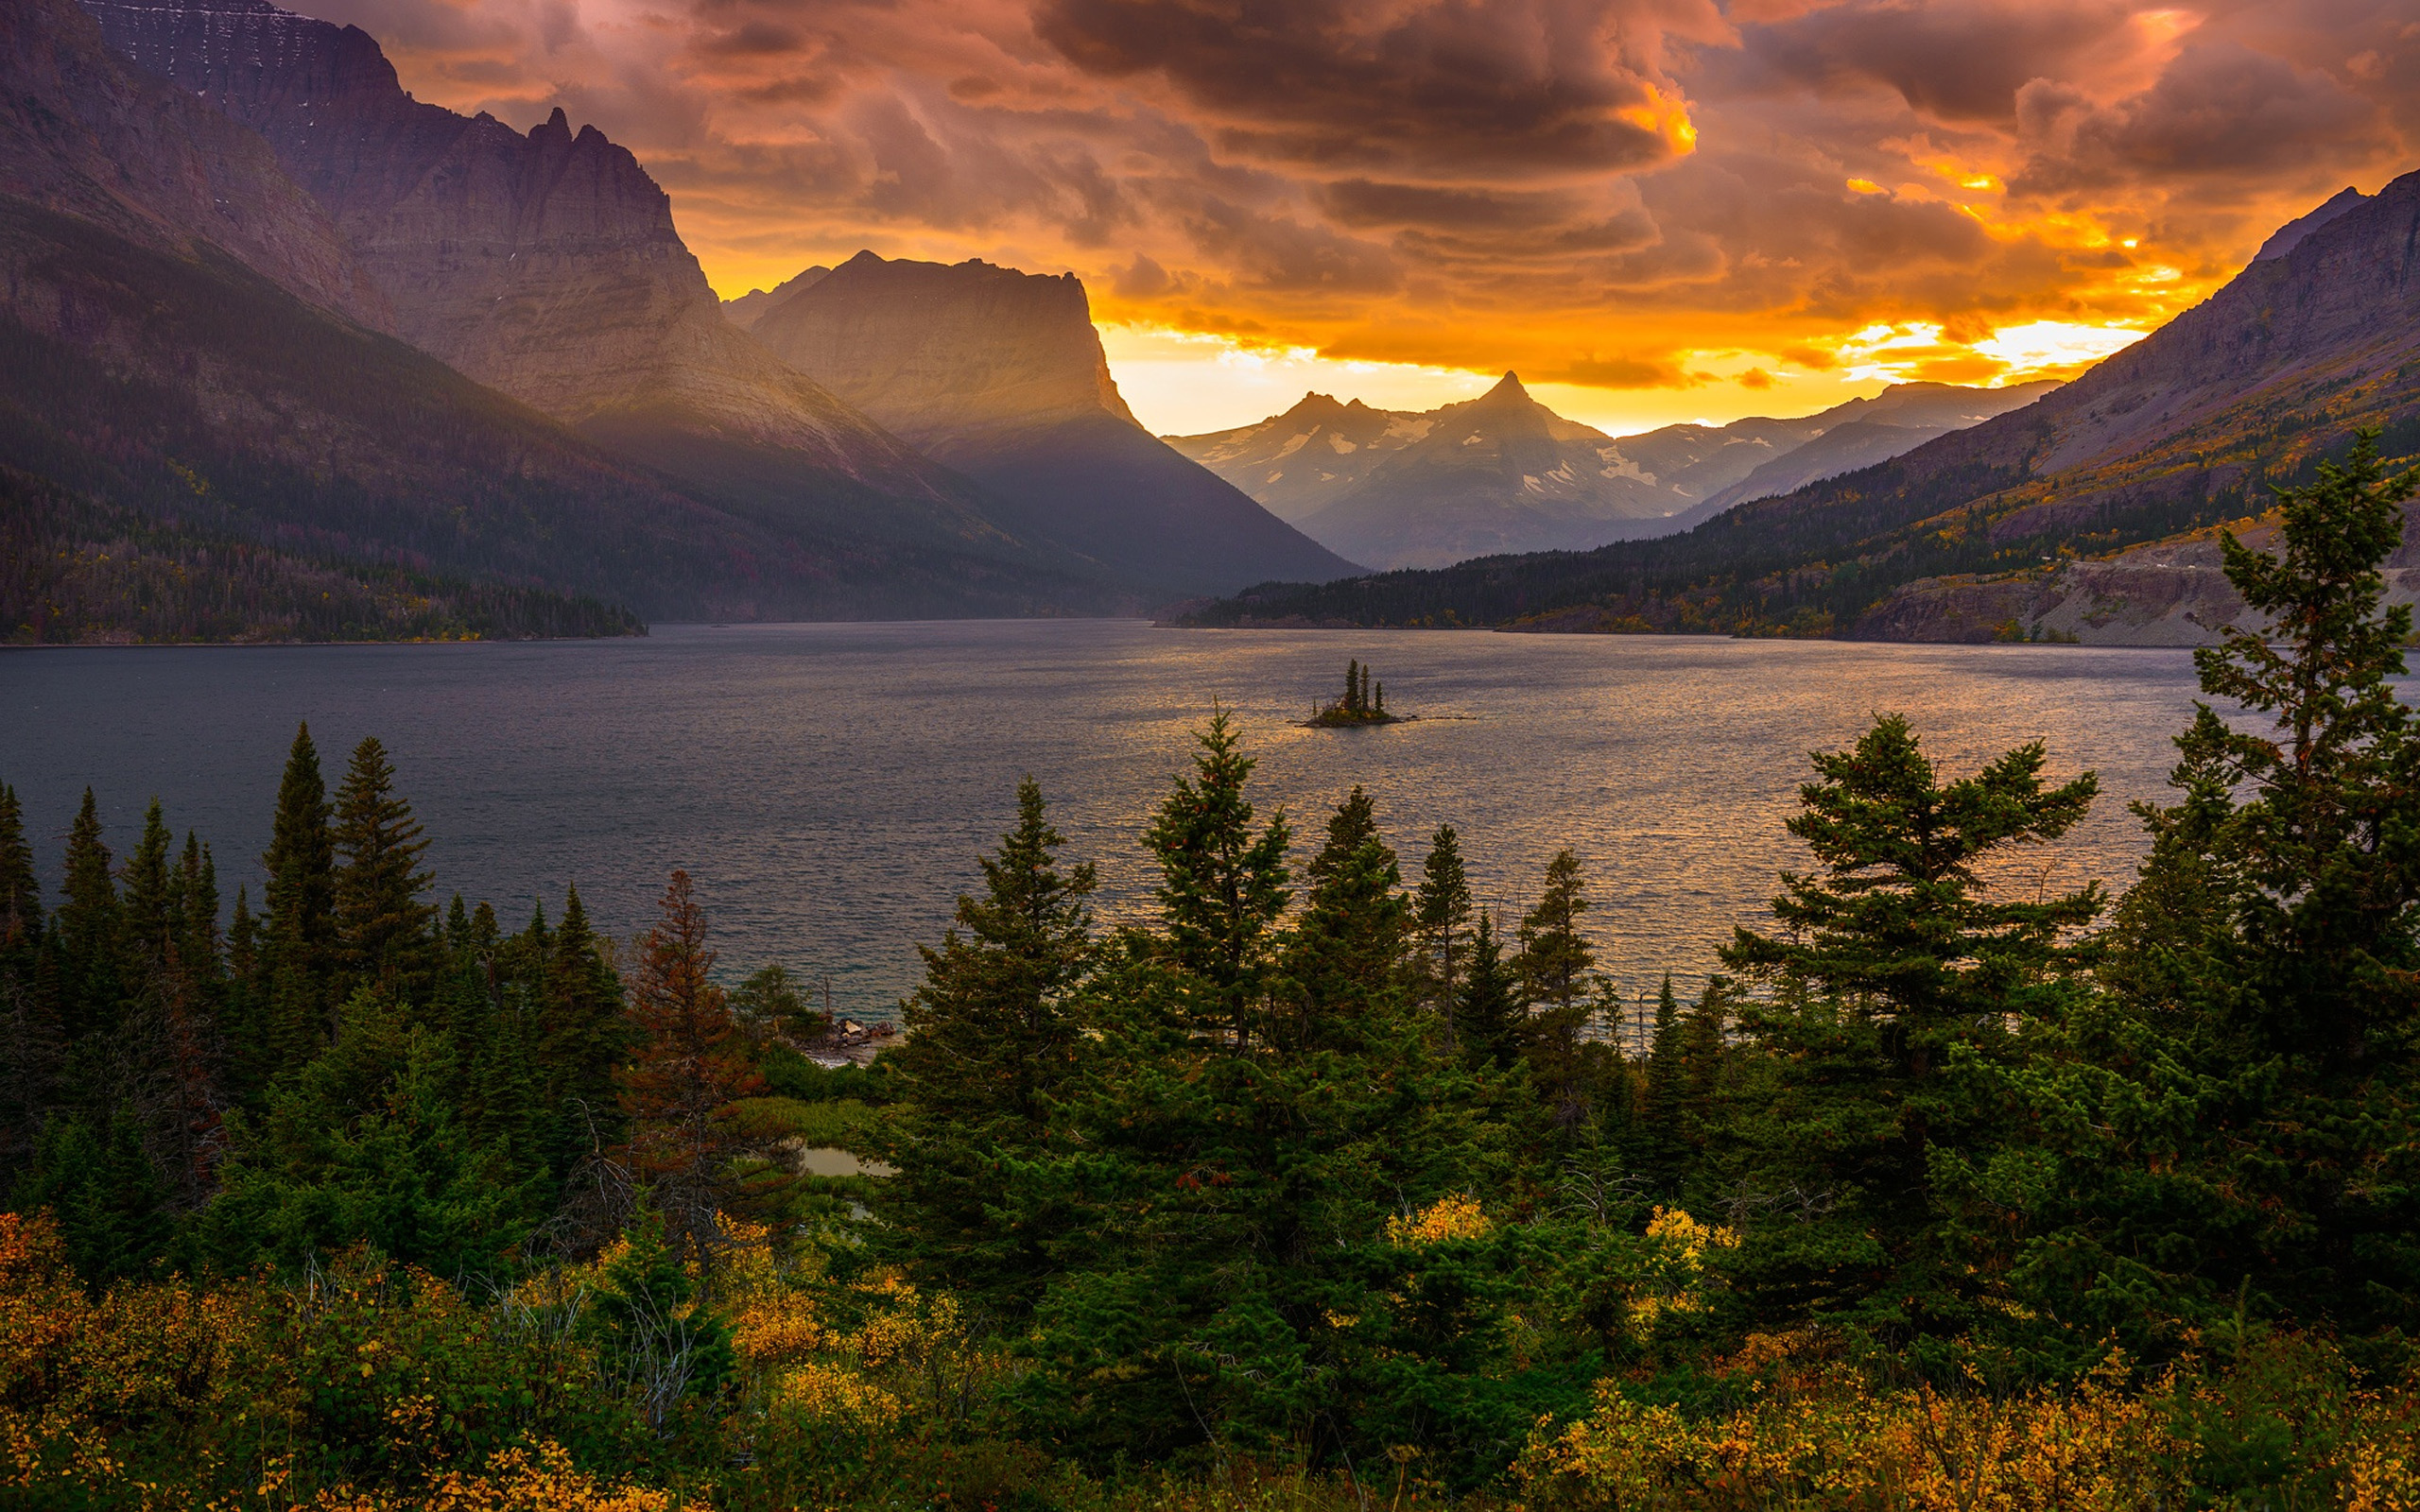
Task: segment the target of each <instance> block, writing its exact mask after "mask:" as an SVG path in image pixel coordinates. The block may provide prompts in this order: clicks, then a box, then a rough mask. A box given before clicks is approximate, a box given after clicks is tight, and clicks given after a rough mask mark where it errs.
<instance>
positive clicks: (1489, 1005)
mask: <svg viewBox="0 0 2420 1512" xmlns="http://www.w3.org/2000/svg"><path fill="white" fill-rule="evenodd" d="M1521 1021H1522V1015H1521V996H1520V987H1519V982H1518V979H1517V978H1516V977H1515V976H1514V974H1513V970H1512V968H1511V967H1510V966H1508V965H1507V964H1506V962H1505V960H1504V952H1503V948H1502V947H1501V946H1499V945H1497V944H1496V942H1495V919H1493V918H1492V917H1491V916H1490V915H1489V914H1488V913H1486V912H1485V911H1484V910H1482V911H1481V912H1480V914H1479V916H1478V930H1477V932H1475V933H1474V934H1473V935H1472V936H1471V954H1470V969H1469V971H1468V972H1467V973H1466V975H1465V978H1464V981H1463V984H1462V990H1461V994H1460V995H1459V996H1458V997H1457V998H1456V1000H1455V1012H1454V1022H1455V1028H1456V1038H1457V1040H1460V1042H1461V1049H1462V1056H1463V1058H1465V1059H1466V1060H1468V1061H1469V1062H1470V1063H1471V1064H1472V1065H1473V1066H1476V1067H1482V1068H1488V1067H1492V1068H1494V1069H1495V1070H1496V1071H1510V1070H1512V1069H1513V1066H1515V1065H1516V1064H1518V1063H1519V1062H1520V1059H1521V1051H1522V1046H1523V1045H1524V1043H1525V1042H1526V1039H1527V1037H1526V1036H1525V1035H1524V1033H1523V1025H1522V1022H1521Z"/></svg>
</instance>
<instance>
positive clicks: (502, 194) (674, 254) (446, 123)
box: [86, 0, 1015, 549]
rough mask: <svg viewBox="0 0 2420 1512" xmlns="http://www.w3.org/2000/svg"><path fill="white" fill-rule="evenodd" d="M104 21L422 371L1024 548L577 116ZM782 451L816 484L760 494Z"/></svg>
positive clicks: (210, 30)
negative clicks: (340, 243) (436, 369)
mask: <svg viewBox="0 0 2420 1512" xmlns="http://www.w3.org/2000/svg"><path fill="white" fill-rule="evenodd" d="M86 9H88V10H89V11H90V12H91V13H92V14H93V15H94V16H95V18H96V19H97V20H98V21H99V22H100V24H101V26H102V29H103V32H104V33H105V35H106V36H107V37H108V39H109V42H110V44H111V46H112V47H113V48H114V49H115V50H116V51H117V52H118V53H119V54H120V55H121V56H123V57H125V58H126V59H128V60H130V61H132V62H134V63H135V64H137V65H138V66H140V67H142V68H145V69H147V70H149V71H150V72H152V73H154V74H157V75H159V76H160V77H164V78H166V79H168V80H170V81H171V82H173V83H175V84H177V85H180V86H182V88H184V89H185V90H188V91H191V92H193V94H197V95H199V97H200V98H201V99H203V100H204V101H207V102H208V103H210V104H212V105H215V106H216V107H217V108H218V109H219V110H220V111H222V112H225V113H226V114H227V115H228V116H229V117H231V118H232V119H233V120H234V121H236V122H239V123H241V124H242V125H244V126H247V127H250V128H251V129H252V130H254V131H257V132H258V133H259V134H260V135H261V136H262V137H264V138H266V139H267V140H268V143H269V145H270V146H272V147H273V148H274V149H275V150H276V153H277V157H278V160H279V161H280V163H283V164H284V165H285V169H286V171H287V173H288V174H290V175H291V176H292V177H293V179H294V180H296V181H297V182H299V183H301V184H302V186H303V187H304V188H305V189H307V190H309V191H310V193H311V195H312V196H313V198H316V199H317V200H318V201H319V202H320V204H321V205H322V206H324V207H325V209H326V211H327V214H328V215H330V216H331V217H333V219H334V220H335V222H336V224H337V229H338V232H340V234H341V236H342V238H343V240H344V243H345V245H346V246H347V247H348V248H349V249H351V250H352V252H353V253H354V256H355V257H356V258H357V259H358V261H359V262H360V264H361V266H364V267H366V268H367V269H368V270H369V273H370V275H371V277H372V279H373V280H374V281H375V283H376V284H377V286H378V287H379V288H380V289H382V290H384V291H385V293H386V294H387V296H388V298H389V300H390V301H391V302H392V304H393V308H394V312H395V330H396V332H397V333H398V334H399V335H402V336H403V337H404V338H405V339H406V340H408V341H410V342H411V343H412V344H413V345H414V346H417V347H419V348H420V349H421V350H423V352H429V353H431V354H432V355H434V356H436V357H438V358H440V359H441V360H442V361H444V362H445V363H447V364H448V365H450V366H452V367H454V368H456V369H459V370H460V371H462V372H465V373H468V374H469V375H470V376H472V377H474V378H475V379H477V380H479V381H480V382H482V383H485V384H488V385H491V386H493V387H496V388H500V389H502V390H503V391H504V392H506V393H508V394H510V395H512V396H513V397H514V398H516V399H519V400H522V401H523V402H525V403H527V404H531V405H533V406H535V407H536V408H538V409H540V410H542V411H544V412H545V413H546V414H549V415H552V416H554V417H555V418H556V419H558V420H561V421H565V422H566V423H570V424H575V425H582V426H587V427H591V428H592V429H593V430H594V431H595V432H596V434H599V435H602V436H607V437H609V438H611V439H613V440H614V443H615V444H616V445H618V446H620V447H622V448H624V449H626V450H630V451H632V452H634V453H636V454H639V455H641V456H642V458H643V459H645V460H648V461H650V462H653V463H656V464H658V465H665V466H667V467H669V468H670V470H672V471H674V472H681V473H683V474H688V475H693V480H694V481H697V482H700V483H701V484H704V485H706V486H709V487H717V488H724V489H726V490H730V489H738V490H740V491H743V492H748V491H752V490H751V488H750V487H748V486H745V485H743V484H742V483H741V482H739V481H737V480H740V479H743V478H753V480H754V483H755V484H756V485H759V486H761V488H760V489H757V490H754V491H762V490H765V489H769V490H770V491H771V493H772V494H773V495H774V496H775V498H774V499H773V500H765V499H755V498H752V499H750V500H749V501H748V502H750V503H752V504H765V503H769V502H777V501H778V499H779V497H780V496H782V495H783V494H785V493H786V492H787V493H791V494H800V495H806V496H810V497H813V498H816V499H817V500H819V502H822V503H824V504H825V505H826V506H827V507H826V508H824V509H823V510H822V512H823V513H825V514H830V513H833V512H836V510H835V507H838V506H846V507H856V508H863V507H870V506H872V505H873V504H875V503H876V502H878V501H877V500H876V499H870V498H866V497H863V496H862V492H863V490H871V492H872V493H873V494H874V495H878V496H887V497H888V498H890V499H891V500H892V501H894V502H895V503H896V504H897V505H898V506H899V507H902V508H904V509H906V510H907V511H908V512H909V513H911V514H916V515H921V516H924V517H925V520H924V522H923V523H924V524H927V525H929V526H931V527H932V528H933V529H934V530H936V531H938V532H939V533H940V534H942V535H945V536H948V535H955V536H959V537H965V538H971V539H974V540H977V541H982V540H983V539H984V538H986V537H990V538H992V540H991V541H990V543H991V544H993V545H995V546H999V547H1002V548H1003V549H1012V548H1013V547H1014V545H1015V543H1014V542H1013V541H1010V540H1009V539H1008V538H1007V537H1006V536H1005V534H1004V533H1003V532H1000V531H999V530H998V529H997V527H996V526H995V525H993V524H991V523H990V522H988V521H985V520H983V519H982V518H981V515H980V512H979V509H978V508H977V506H976V505H975V504H974V503H973V501H971V500H970V499H968V498H966V497H965V496H964V493H963V490H959V489H957V488H956V487H955V486H954V484H953V483H952V482H951V480H949V479H947V478H945V477H943V476H942V475H941V474H939V473H938V472H936V471H935V470H934V469H932V468H931V467H930V466H928V465H927V464H926V463H925V460H924V459H923V458H921V457H918V456H917V455H915V454H914V453H913V451H912V450H911V449H909V448H908V447H904V446H902V445H900V444H899V443H898V441H897V440H896V439H895V438H891V437H889V436H886V435H884V434H883V433H882V432H881V431H880V430H879V429H878V428H877V427H875V426H873V425H872V424H870V423H869V422H867V421H866V420H865V419H864V417H862V416H860V415H858V414H856V413H855V412H854V411H852V410H851V409H850V408H849V407H848V406H847V405H845V404H840V403H838V401H836V400H835V399H834V398H833V397H832V396H831V395H830V394H829V393H827V392H825V391H824V390H823V389H822V388H821V387H818V386H817V385H816V384H814V383H813V382H811V381H809V380H807V379H805V378H804V377H803V376H802V375H801V374H799V373H797V372H796V371H795V370H793V369H789V368H788V367H787V366H786V365H784V364H783V363H781V362H780V361H778V360H777V359H775V358H774V357H773V356H772V355H771V354H770V353H769V352H766V351H765V350H764V349H763V348H762V347H761V346H759V345H757V344H756V343H755V342H753V341H752V340H751V339H750V338H749V337H748V335H746V333H744V332H742V331H739V330H737V329H735V328H734V327H733V326H732V325H731V324H729V323H728V322H727V321H725V320H724V319H723V318H722V315H721V305H720V301H718V300H717V299H716V298H715V295H714V291H713V290H712V289H711V288H709V287H708V286H707V283H706V280H705V274H704V272H703V270H702V269H700V267H699V266H698V262H697V259H696V258H695V257H693V256H691V255H690V253H689V249H687V247H685V246H684V245H683V243H682V241H681V238H680V235H679V234H678V232H675V231H674V229H673V225H672V212H671V203H670V201H669V199H668V198H666V196H665V194H664V191H663V190H662V189H660V188H658V187H657V186H656V184H655V181H654V180H652V179H650V178H648V175H647V172H646V170H644V169H643V168H641V167H640V166H639V164H638V161H637V160H636V159H635V158H633V157H631V154H630V152H629V151H628V150H627V149H625V148H623V147H620V146H615V145H614V143H612V142H610V141H608V140H607V139H606V138H605V136H604V135H603V133H601V132H599V131H598V130H596V128H594V127H583V128H581V129H579V131H578V132H574V131H573V130H572V129H571V126H570V123H569V122H568V121H567V120H566V119H565V118H564V116H563V113H562V112H561V111H557V112H555V113H554V115H553V116H552V117H551V118H550V119H548V120H547V121H546V122H545V123H544V124H543V125H541V126H539V127H537V128H535V129H532V130H531V131H529V132H528V133H527V135H526V136H525V135H523V134H522V133H520V132H518V131H515V130H513V129H510V127H507V126H505V125H504V124H503V123H502V122H499V121H497V120H495V119H494V118H493V117H491V116H487V115H480V116H478V117H475V118H470V117H465V116H461V115H458V114H456V113H455V112H451V111H448V110H444V109H441V107H438V106H434V105H424V104H422V103H420V102H418V101H416V100H414V99H412V97H411V96H410V95H408V94H406V93H405V92H404V90H403V87H402V86H401V84H400V83H399V82H398V81H397V79H396V77H395V71H394V68H393V66H392V65H391V64H389V62H388V61H387V59H386V55H385V54H384V53H383V52H381V51H380V50H379V47H378V44H377V43H376V42H375V41H373V40H372V38H371V37H370V36H369V35H368V34H367V33H365V32H363V31H361V30H360V29H359V28H357V27H353V26H333V25H331V24H329V23H327V22H322V21H315V20H311V19H309V18H307V17H303V16H298V15H295V14H292V13H291V12H289V11H285V10H282V9H278V8H277V7H275V6H273V5H270V4H268V3H267V0H143V3H139V4H138V3H131V0H88V3H87V5H86ZM710 438H711V439H718V440H722V441H726V442H730V443H734V444H736V445H740V446H743V447H746V448H750V449H752V455H748V456H746V457H733V456H729V455H717V453H716V451H715V448H713V447H712V446H710V445H707V444H705V442H706V441H707V440H708V439H710ZM767 449H771V450H774V451H778V452H785V453H788V454H791V461H792V462H793V464H794V465H795V466H796V467H797V468H798V469H799V470H800V475H798V476H796V477H793V478H790V479H788V480H783V479H781V478H780V477H779V476H778V475H776V476H773V477H771V478H769V479H768V478H766V477H763V476H761V475H760V474H763V473H764V472H766V463H767V459H766V457H765V456H764V455H763V453H764V452H765V451H766V450H767ZM700 472H702V475H697V474H700ZM850 485H856V488H851V487H850ZM836 487H837V488H838V492H839V497H837V498H835V497H833V496H832V495H833V492H834V490H835V489H836ZM822 523H825V524H830V523H833V522H831V521H824V522H822Z"/></svg>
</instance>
